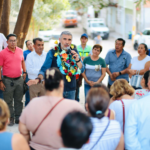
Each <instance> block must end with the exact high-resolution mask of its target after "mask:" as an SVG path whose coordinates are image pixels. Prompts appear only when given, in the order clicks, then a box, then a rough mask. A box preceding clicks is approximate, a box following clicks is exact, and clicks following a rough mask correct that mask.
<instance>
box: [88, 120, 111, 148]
mask: <svg viewBox="0 0 150 150" xmlns="http://www.w3.org/2000/svg"><path fill="white" fill-rule="evenodd" d="M109 124H110V120H109V121H108V124H107V126H106V128H105V130H104V131H103V132H102V134H101V136H100V137H99V138H98V140H97V141H96V143H95V144H94V145H93V146H92V148H91V149H90V150H92V149H93V148H94V147H95V146H96V145H97V143H98V142H99V141H100V139H101V138H102V136H103V135H104V133H105V132H106V130H107V128H108V126H109Z"/></svg>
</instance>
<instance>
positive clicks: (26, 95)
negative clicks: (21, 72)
mask: <svg viewBox="0 0 150 150" xmlns="http://www.w3.org/2000/svg"><path fill="white" fill-rule="evenodd" d="M28 81H29V78H28V75H27V76H26V83H27V82H28ZM25 99H26V101H25V106H27V105H28V103H29V102H30V94H29V90H28V91H27V92H26V93H25Z"/></svg>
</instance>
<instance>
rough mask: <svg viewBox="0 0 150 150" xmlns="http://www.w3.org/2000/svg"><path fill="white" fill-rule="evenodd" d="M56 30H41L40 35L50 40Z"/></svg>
mask: <svg viewBox="0 0 150 150" xmlns="http://www.w3.org/2000/svg"><path fill="white" fill-rule="evenodd" d="M53 31H54V30H39V33H38V37H40V38H42V39H43V41H44V42H48V41H49V40H50V38H51V35H52V33H53Z"/></svg>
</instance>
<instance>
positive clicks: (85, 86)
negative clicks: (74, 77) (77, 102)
mask: <svg viewBox="0 0 150 150" xmlns="http://www.w3.org/2000/svg"><path fill="white" fill-rule="evenodd" d="M90 88H91V86H90V85H88V84H84V94H85V99H86V96H87V94H88V92H89V90H90Z"/></svg>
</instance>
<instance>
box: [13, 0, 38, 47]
mask: <svg viewBox="0 0 150 150" xmlns="http://www.w3.org/2000/svg"><path fill="white" fill-rule="evenodd" d="M34 2H35V0H23V1H22V4H21V8H20V11H19V15H18V19H17V23H16V26H15V29H14V33H15V34H16V35H17V37H18V47H20V48H23V44H24V40H25V38H26V35H27V32H28V28H29V25H30V21H31V17H32V11H33V6H34Z"/></svg>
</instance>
